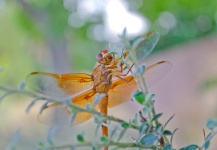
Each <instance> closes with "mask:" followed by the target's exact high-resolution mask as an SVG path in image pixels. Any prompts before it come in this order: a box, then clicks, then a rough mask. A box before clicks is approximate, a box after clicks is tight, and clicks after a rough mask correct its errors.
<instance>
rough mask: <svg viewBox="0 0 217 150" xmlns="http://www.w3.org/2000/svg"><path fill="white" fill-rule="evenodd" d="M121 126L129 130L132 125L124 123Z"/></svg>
mask: <svg viewBox="0 0 217 150" xmlns="http://www.w3.org/2000/svg"><path fill="white" fill-rule="evenodd" d="M121 126H122V127H123V128H129V126H130V124H129V123H127V122H122V123H121Z"/></svg>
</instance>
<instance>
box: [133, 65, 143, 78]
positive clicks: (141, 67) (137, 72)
mask: <svg viewBox="0 0 217 150" xmlns="http://www.w3.org/2000/svg"><path fill="white" fill-rule="evenodd" d="M145 69H146V66H145V64H142V65H141V66H140V67H139V68H138V69H137V70H136V73H135V76H139V75H143V74H144V73H145Z"/></svg>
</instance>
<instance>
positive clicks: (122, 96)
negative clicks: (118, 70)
mask: <svg viewBox="0 0 217 150" xmlns="http://www.w3.org/2000/svg"><path fill="white" fill-rule="evenodd" d="M171 67H172V65H171V63H170V62H167V61H161V62H158V63H156V64H153V65H151V66H149V67H147V68H146V71H145V75H144V77H145V81H146V85H147V86H148V87H151V86H152V85H153V84H154V83H156V82H157V81H158V80H160V79H161V78H162V77H163V76H164V75H165V74H166V73H167V72H168V71H169V70H170V69H171ZM124 80H126V81H129V82H126V81H124ZM124 80H121V79H118V80H115V81H113V83H112V85H111V88H110V90H109V91H108V97H109V100H108V107H109V108H111V107H114V106H117V105H120V104H122V103H124V102H127V101H130V97H131V94H132V92H134V91H136V90H138V86H137V84H136V81H135V79H134V78H133V76H132V75H129V76H127V77H125V78H124Z"/></svg>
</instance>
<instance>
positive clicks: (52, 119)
mask: <svg viewBox="0 0 217 150" xmlns="http://www.w3.org/2000/svg"><path fill="white" fill-rule="evenodd" d="M95 97H96V96H95V91H94V90H88V91H85V92H83V93H82V94H79V95H77V96H75V97H74V98H72V103H73V104H74V105H77V106H80V107H83V108H84V107H86V105H87V104H88V103H90V104H91V105H92V106H93V102H94V99H95ZM95 109H96V110H98V107H97V106H96V107H95ZM72 115H73V114H72V113H71V110H70V109H69V107H68V106H66V105H60V104H58V103H54V104H51V105H48V106H47V108H45V109H44V110H43V111H42V113H41V114H39V115H38V120H39V122H41V123H45V124H49V125H69V123H70V117H72ZM74 115H75V118H74V121H73V123H72V124H71V125H77V124H79V123H82V122H85V121H87V120H89V119H91V118H92V117H93V116H92V114H90V113H87V112H77V113H76V114H74Z"/></svg>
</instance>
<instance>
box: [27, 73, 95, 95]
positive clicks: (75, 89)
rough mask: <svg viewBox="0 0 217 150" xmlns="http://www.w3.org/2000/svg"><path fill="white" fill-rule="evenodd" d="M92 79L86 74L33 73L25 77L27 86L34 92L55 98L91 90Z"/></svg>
mask: <svg viewBox="0 0 217 150" xmlns="http://www.w3.org/2000/svg"><path fill="white" fill-rule="evenodd" d="M92 81H93V80H92V77H91V75H89V74H86V73H71V74H52V73H44V72H33V73H31V74H30V75H29V76H28V77H27V82H28V85H30V87H31V88H33V89H34V90H36V91H38V92H41V93H45V94H48V95H52V96H57V97H66V96H72V95H75V94H78V93H80V92H82V91H84V90H87V89H89V88H91V86H92Z"/></svg>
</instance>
